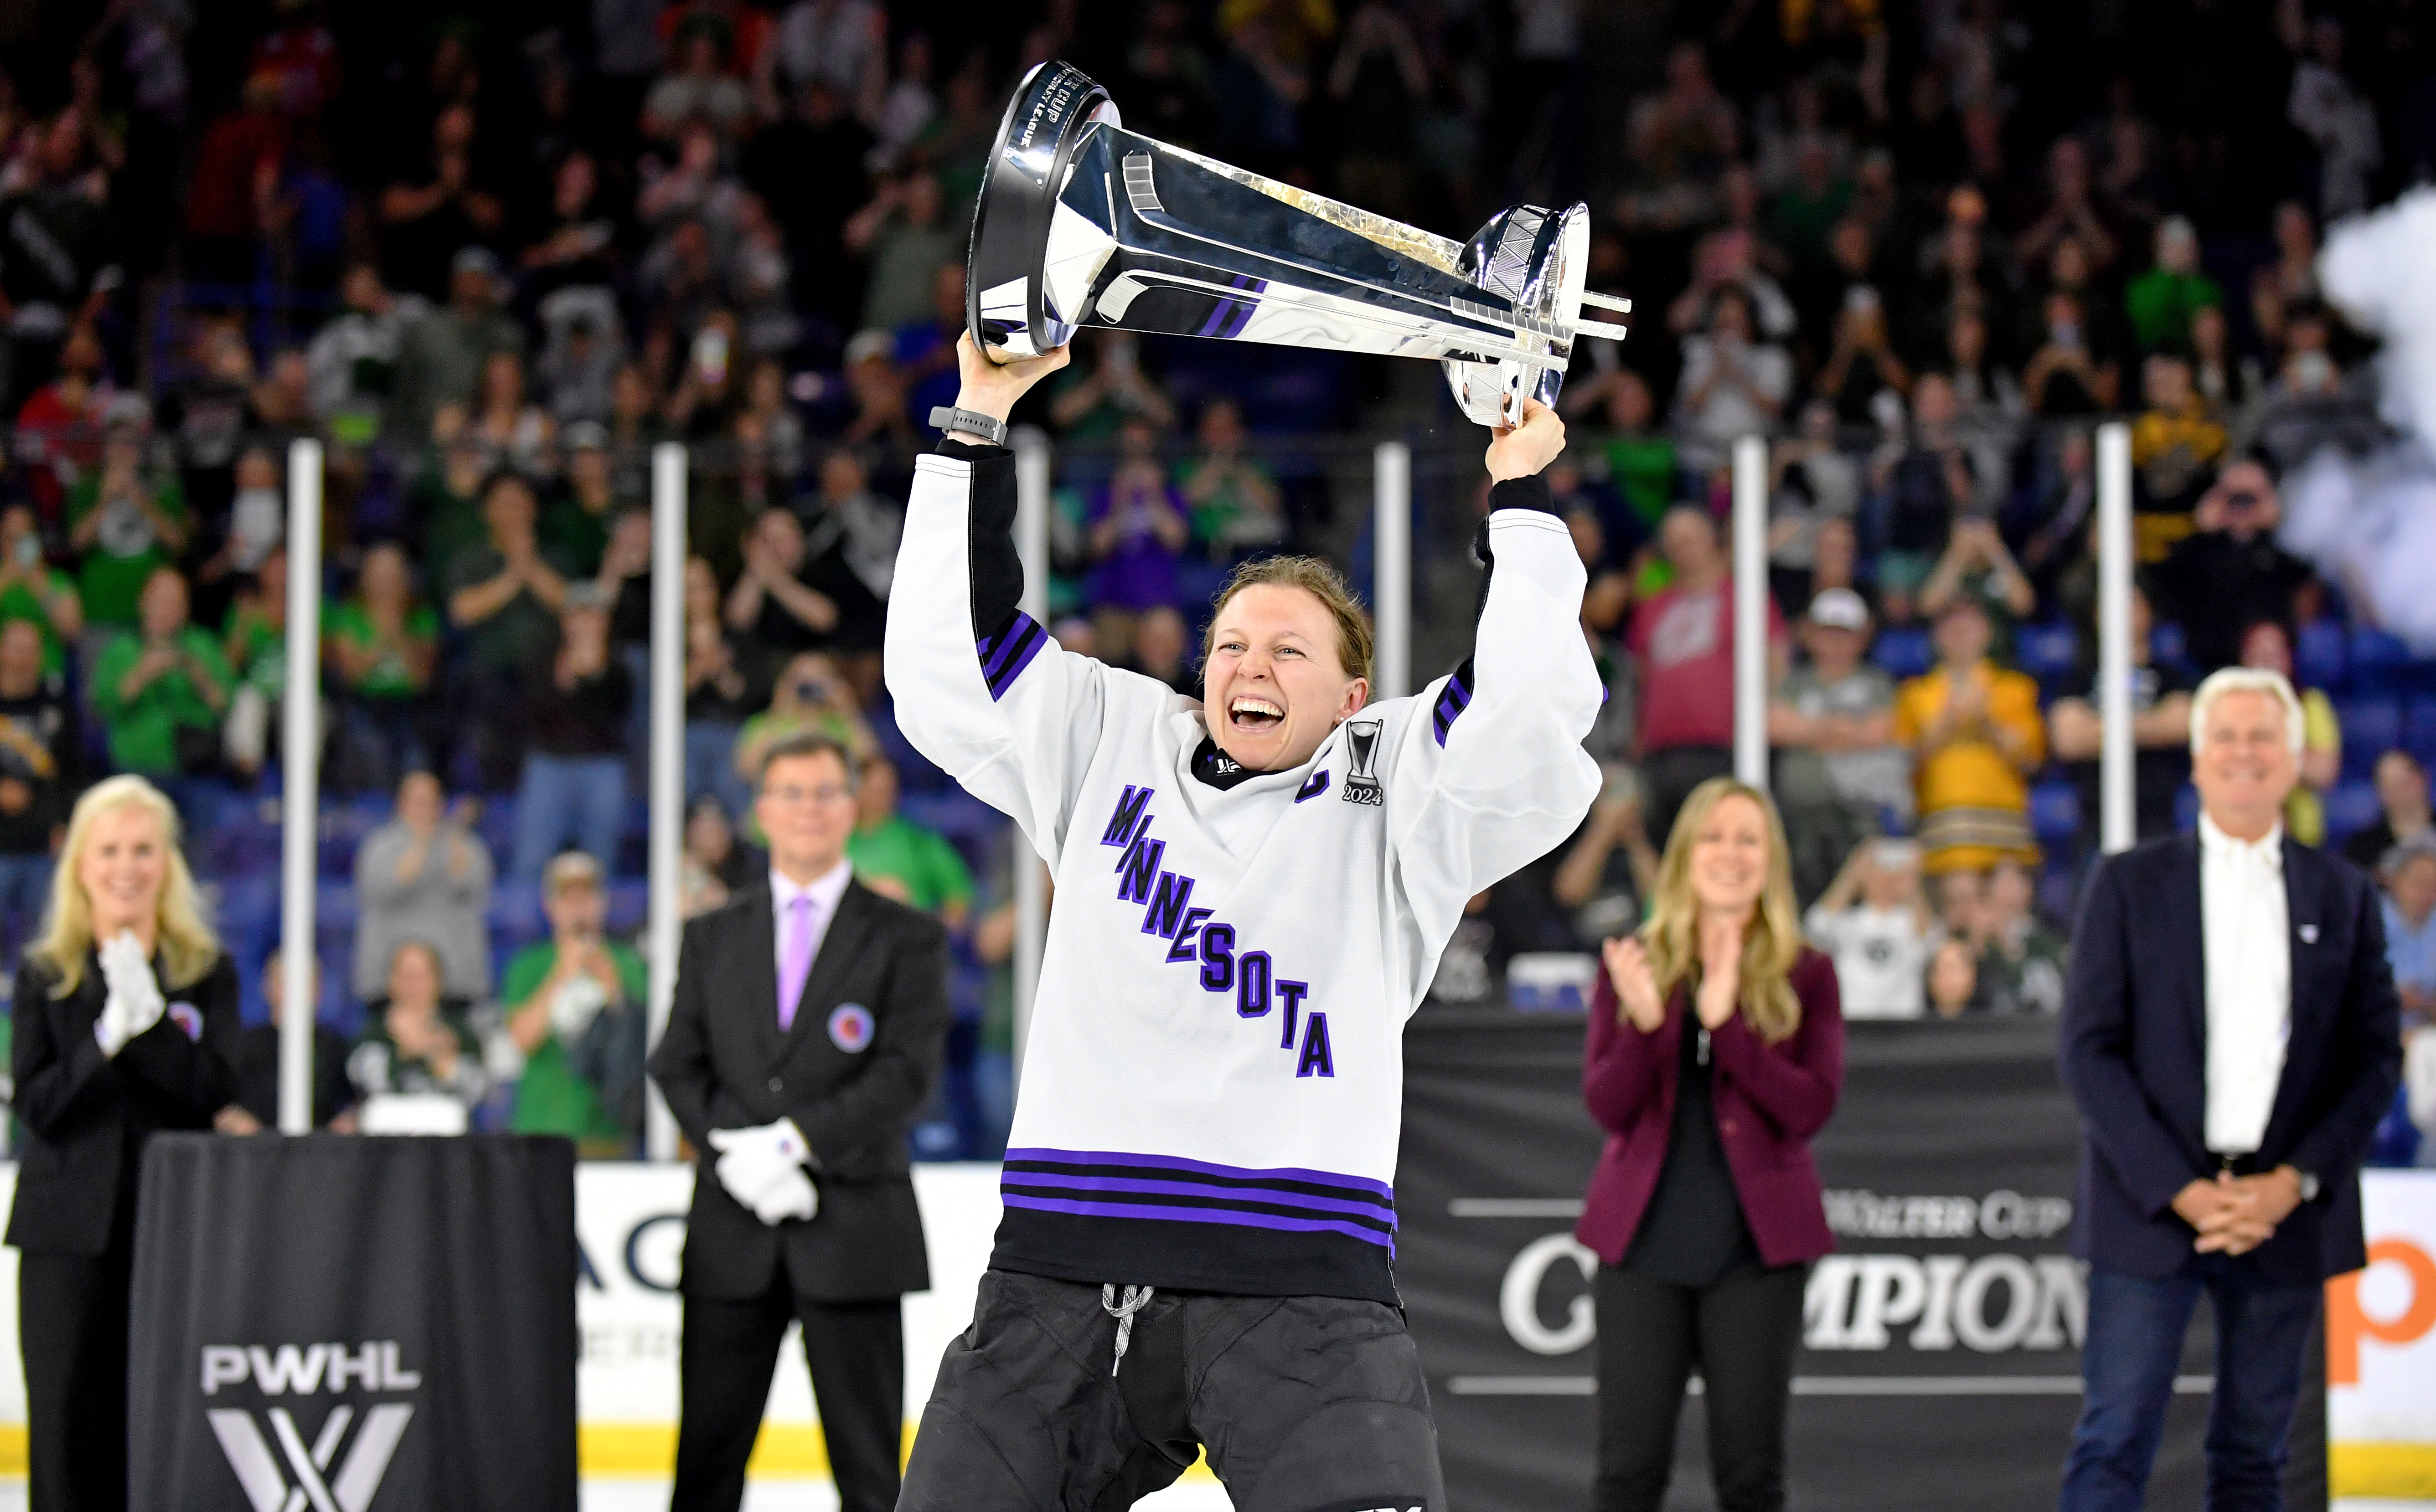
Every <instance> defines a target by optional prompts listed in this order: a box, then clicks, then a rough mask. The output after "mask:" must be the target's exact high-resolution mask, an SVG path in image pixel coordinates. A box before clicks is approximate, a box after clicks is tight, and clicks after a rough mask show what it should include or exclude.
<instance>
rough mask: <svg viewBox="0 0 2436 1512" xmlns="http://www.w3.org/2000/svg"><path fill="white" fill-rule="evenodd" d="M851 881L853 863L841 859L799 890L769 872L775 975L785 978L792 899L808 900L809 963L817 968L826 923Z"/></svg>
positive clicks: (781, 875)
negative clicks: (810, 936)
mask: <svg viewBox="0 0 2436 1512" xmlns="http://www.w3.org/2000/svg"><path fill="white" fill-rule="evenodd" d="M853 880H854V863H853V862H852V861H849V860H845V859H844V858H843V857H841V858H839V860H838V863H837V864H836V865H835V866H832V867H830V868H829V869H828V870H827V871H826V872H823V873H822V874H821V875H820V876H818V877H815V878H812V879H811V880H810V881H809V882H807V883H805V884H804V885H803V886H801V887H797V886H796V885H795V884H794V883H792V882H791V881H789V880H787V877H786V874H785V873H783V872H781V871H779V870H778V868H776V867H775V866H773V867H771V868H770V916H771V920H772V922H773V923H774V924H775V925H776V926H777V928H776V929H774V930H771V931H770V932H771V935H772V937H773V938H772V944H771V952H770V960H771V963H772V965H775V966H776V967H777V968H778V975H779V976H781V977H784V976H785V975H786V974H787V911H788V910H789V909H790V908H792V907H793V906H794V902H795V899H797V898H799V897H809V898H810V899H811V900H812V919H811V925H812V950H811V955H810V956H809V960H810V961H811V962H812V964H813V965H819V964H820V959H821V942H822V941H823V940H826V939H827V938H828V933H829V921H830V920H831V919H834V918H836V917H837V911H838V900H839V899H841V898H843V897H844V896H845V884H846V883H848V882H851V881H853Z"/></svg>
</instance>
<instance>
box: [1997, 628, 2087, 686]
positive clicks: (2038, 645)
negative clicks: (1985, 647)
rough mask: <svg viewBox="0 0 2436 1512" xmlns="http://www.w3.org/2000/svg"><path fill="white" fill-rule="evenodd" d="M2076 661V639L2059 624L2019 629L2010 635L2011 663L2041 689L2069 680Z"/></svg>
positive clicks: (2068, 630) (2068, 629) (2077, 654)
mask: <svg viewBox="0 0 2436 1512" xmlns="http://www.w3.org/2000/svg"><path fill="white" fill-rule="evenodd" d="M2079 659H2080V637H2079V636H2078V635H2076V634H2073V629H2072V626H2070V625H2068V624H2066V623H2064V622H2063V621H2062V620H2061V619H2058V620H2051V621H2049V622H2047V623H2045V624H2034V625H2023V626H2020V627H2018V628H2017V629H2015V630H2014V632H2013V660H2014V662H2015V663H2016V664H2017V665H2019V666H2020V668H2021V669H2022V670H2023V671H2025V672H2027V673H2029V674H2030V675H2031V676H2032V677H2035V678H2037V679H2038V680H2039V682H2040V683H2041V684H2043V685H2051V684H2055V683H2060V682H2062V681H2063V680H2064V679H2066V678H2068V677H2070V676H2072V674H2073V670H2074V669H2075V667H2076V666H2077V665H2078V663H2079Z"/></svg>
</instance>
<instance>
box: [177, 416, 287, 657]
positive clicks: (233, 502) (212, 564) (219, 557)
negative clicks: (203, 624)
mask: <svg viewBox="0 0 2436 1512" xmlns="http://www.w3.org/2000/svg"><path fill="white" fill-rule="evenodd" d="M232 480H233V481H234V482H235V485H236V486H235V490H234V491H233V492H232V493H231V494H230V495H229V496H228V498H227V500H226V503H227V509H226V511H225V512H224V513H220V514H219V515H218V516H217V518H215V519H213V520H211V521H208V522H207V524H206V533H207V538H208V536H209V535H211V534H217V536H218V538H219V545H218V547H217V549H215V550H213V552H212V553H211V555H210V556H209V557H207V558H205V559H204V561H203V562H202V563H201V565H199V566H197V567H196V568H195V580H196V582H197V583H198V584H209V585H211V586H213V587H216V588H218V589H219V590H220V591H221V593H222V594H223V595H233V594H235V592H236V591H237V584H238V582H239V581H240V580H242V579H244V578H247V577H250V576H252V574H254V573H257V572H260V571H261V570H262V566H263V564H264V562H265V561H267V560H268V559H269V558H270V554H271V552H273V551H274V550H276V549H278V547H279V543H280V542H281V541H282V540H284V539H286V537H287V495H286V494H285V493H284V492H283V491H282V489H281V487H280V484H281V481H282V479H281V478H280V468H279V458H278V455H277V454H276V453H274V452H273V451H272V450H271V449H270V447H268V446H258V445H254V446H248V447H246V448H245V449H244V450H243V451H241V452H239V453H238V454H237V459H236V472H235V478H233V479H232ZM198 549H199V550H200V547H198ZM205 601H206V602H210V601H212V600H208V599H207V600H205ZM223 601H224V600H223ZM223 617H225V616H223Z"/></svg>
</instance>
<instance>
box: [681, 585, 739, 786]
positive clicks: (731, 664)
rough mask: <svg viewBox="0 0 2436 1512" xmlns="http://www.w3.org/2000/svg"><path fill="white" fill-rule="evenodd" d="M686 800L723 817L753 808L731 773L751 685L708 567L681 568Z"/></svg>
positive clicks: (733, 771) (733, 768)
mask: <svg viewBox="0 0 2436 1512" xmlns="http://www.w3.org/2000/svg"><path fill="white" fill-rule="evenodd" d="M685 616H686V621H685V622H686V662H685V687H686V706H685V719H686V725H685V749H686V801H687V803H688V804H698V803H699V802H700V801H701V800H702V799H704V798H706V797H707V798H712V799H714V800H716V801H717V802H718V803H719V804H720V805H721V806H722V808H724V809H725V810H726V811H727V812H728V813H730V814H740V813H742V812H744V811H745V809H747V808H751V807H752V789H751V788H750V787H749V786H748V785H747V784H746V783H745V781H744V779H743V778H742V777H741V776H740V775H739V774H738V773H737V771H736V735H737V731H738V730H739V729H740V727H741V726H742V725H743V723H744V721H745V719H746V718H747V717H748V716H749V715H751V714H752V713H753V711H754V706H755V705H754V703H753V697H752V693H753V684H752V680H751V678H750V677H749V676H748V675H747V672H746V669H745V666H744V657H743V654H742V652H741V651H740V648H739V645H738V642H737V640H736V638H735V637H734V636H732V635H730V634H728V633H727V630H726V628H725V627H724V626H722V624H721V623H720V617H719V580H718V579H717V578H715V577H713V576H712V575H711V571H710V564H709V563H707V562H705V561H704V560H703V559H702V558H700V557H694V558H692V559H691V560H689V561H688V562H687V564H686V592H685Z"/></svg>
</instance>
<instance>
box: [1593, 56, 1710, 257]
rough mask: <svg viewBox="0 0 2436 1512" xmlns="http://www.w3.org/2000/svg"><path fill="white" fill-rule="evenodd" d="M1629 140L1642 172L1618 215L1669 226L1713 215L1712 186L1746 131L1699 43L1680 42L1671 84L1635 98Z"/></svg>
mask: <svg viewBox="0 0 2436 1512" xmlns="http://www.w3.org/2000/svg"><path fill="white" fill-rule="evenodd" d="M1625 140H1626V150H1627V151H1628V152H1630V153H1631V155H1632V161H1633V166H1634V170H1635V171H1634V175H1633V181H1632V182H1633V187H1632V189H1631V190H1630V192H1628V193H1627V195H1626V197H1625V199H1624V200H1622V201H1621V202H1620V203H1619V204H1618V206H1617V215H1618V218H1620V219H1622V220H1623V221H1624V222H1625V223H1627V224H1632V223H1635V222H1647V223H1649V224H1650V225H1652V226H1653V227H1655V228H1656V229H1659V230H1662V231H1664V230H1673V229H1677V228H1680V227H1683V226H1687V225H1692V224H1696V223H1697V222H1699V221H1702V220H1705V219H1707V218H1709V217H1710V215H1711V214H1712V213H1713V211H1714V206H1715V200H1714V190H1713V188H1712V187H1711V186H1712V185H1714V183H1715V182H1717V176H1718V174H1719V173H1721V172H1722V171H1723V169H1724V168H1725V165H1727V164H1728V163H1729V162H1731V161H1732V159H1733V158H1734V156H1735V154H1736V153H1737V152H1738V151H1739V150H1740V144H1741V130H1740V128H1739V126H1738V125H1737V123H1736V121H1735V118H1734V107H1733V102H1732V101H1731V100H1729V99H1727V98H1726V97H1725V96H1723V95H1722V94H1720V93H1718V90H1717V87H1716V84H1715V83H1714V80H1713V79H1712V78H1710V75H1709V63H1708V58H1707V56H1706V55H1705V54H1704V53H1703V52H1702V50H1701V47H1700V44H1699V43H1696V42H1681V43H1676V44H1675V46H1674V48H1673V50H1671V51H1670V52H1669V53H1668V54H1667V55H1666V87H1665V88H1664V89H1663V90H1662V91H1660V92H1659V93H1657V94H1654V95H1644V96H1642V97H1641V98H1640V99H1638V100H1636V101H1635V102H1634V103H1633V106H1632V116H1631V120H1630V123H1629V125H1628V127H1627V134H1626V138H1625Z"/></svg>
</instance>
